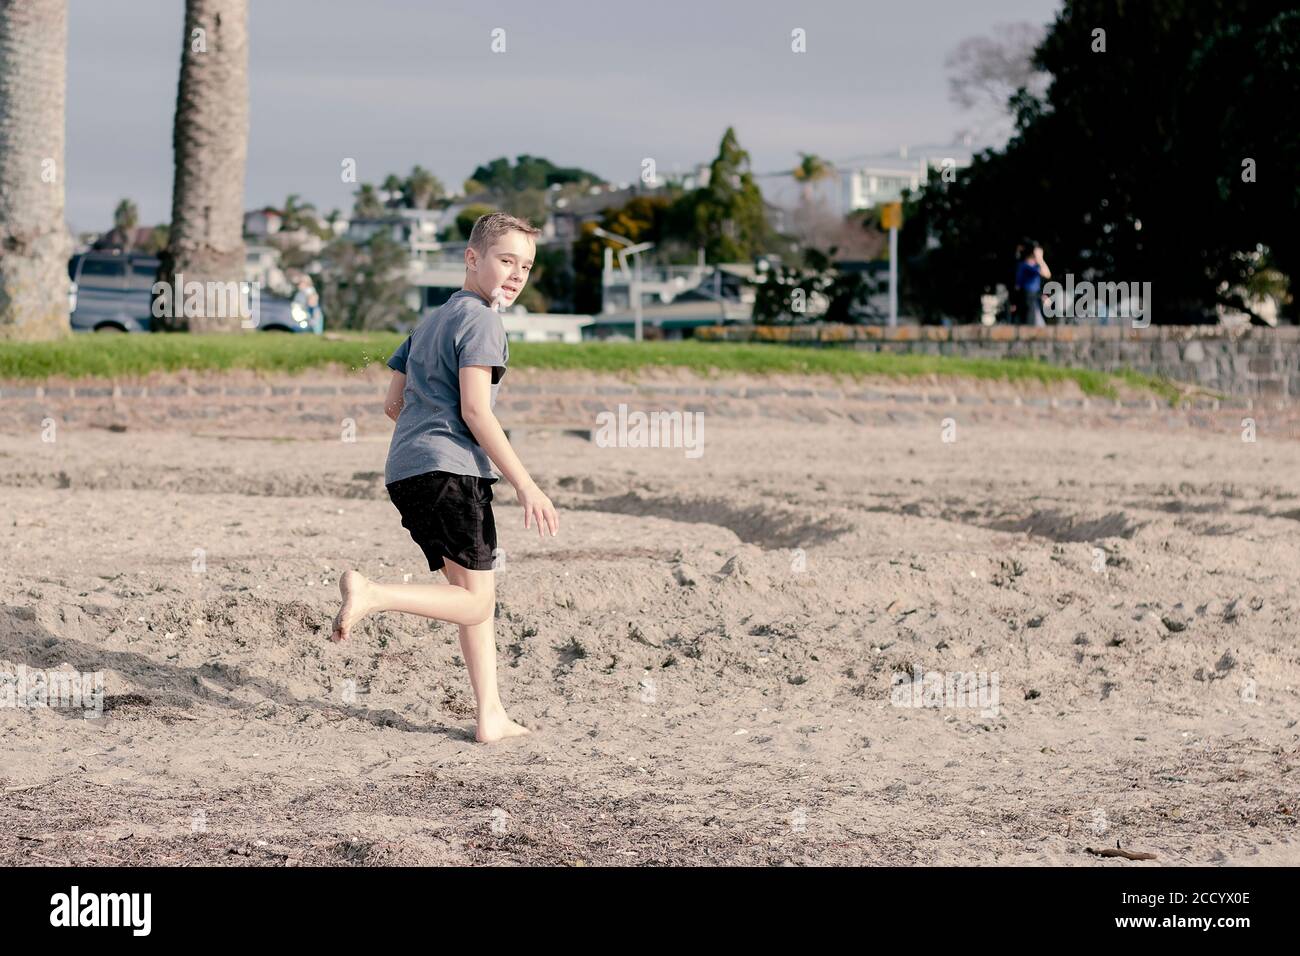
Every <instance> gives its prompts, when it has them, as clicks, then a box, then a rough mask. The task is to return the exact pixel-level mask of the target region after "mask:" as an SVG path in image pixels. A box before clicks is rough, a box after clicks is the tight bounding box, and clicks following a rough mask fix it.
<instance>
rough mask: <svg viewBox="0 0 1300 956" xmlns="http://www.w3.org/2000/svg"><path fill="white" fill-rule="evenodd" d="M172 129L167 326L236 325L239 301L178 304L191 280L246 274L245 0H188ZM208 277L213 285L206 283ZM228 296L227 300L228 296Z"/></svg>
mask: <svg viewBox="0 0 1300 956" xmlns="http://www.w3.org/2000/svg"><path fill="white" fill-rule="evenodd" d="M184 29H185V34H184V47H183V52H182V54H181V76H180V86H179V90H178V92H177V96H176V118H175V124H174V127H173V132H172V145H173V149H174V151H175V167H176V172H175V182H174V184H173V187H172V225H171V233H170V235H169V238H168V243H167V249H166V250H165V251H164V253H163V256H162V266H161V269H160V270H159V275H160V277H161V278H162V279H163V281H165V282H167V283H168V284H169V286H170V287H171V288H172V289H175V290H176V295H175V296H174V297H173V302H172V306H173V307H172V310H171V312H172V315H171V317H164V318H161V319H159V320H157V324H158V325H160V326H162V327H163V328H165V329H175V330H184V329H188V330H189V331H191V332H238V331H239V330H240V329H241V327H242V316H241V314H240V312H239V310H237V309H232V308H226V307H221V308H208V307H207V302H208V301H211V300H212V298H213V297H212V296H205V305H204V307H203V308H201V309H199V310H198V312H199V314H197V315H187V314H186V313H187V312H188V311H189V309H188V308H187V309H182V308H181V307H180V305H181V301H182V299H186V300H188V298H189V297H188V296H183V295H182V292H183V291H184V290H183V289H181V288H178V283H177V276H181V277H182V281H183V283H184V284H185V286H186V287H189V285H190V283H191V282H198V283H201V284H202V286H201V287H202V288H205V289H211V288H213V287H214V286H221V287H227V288H228V287H229V284H230V283H232V282H233V283H240V282H242V281H243V278H244V238H243V224H244V210H243V206H244V166H245V161H246V159H247V156H248V4H247V0H186V3H185V28H184ZM209 283H210V284H211V285H209ZM225 301H229V300H228V299H226V300H225Z"/></svg>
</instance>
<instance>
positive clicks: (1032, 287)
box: [1016, 242, 1052, 328]
mask: <svg viewBox="0 0 1300 956" xmlns="http://www.w3.org/2000/svg"><path fill="white" fill-rule="evenodd" d="M1020 256H1021V259H1020V265H1019V266H1018V267H1017V268H1016V291H1017V293H1018V298H1019V300H1020V307H1021V316H1020V320H1019V322H1018V323H1017V324H1020V325H1034V326H1036V327H1039V328H1041V327H1042V326H1045V325H1046V324H1047V323H1046V322H1044V321H1043V280H1045V279H1050V278H1051V277H1052V270H1051V269H1049V268H1047V260H1046V259H1044V258H1043V247H1042V246H1040V245H1038V243H1036V242H1026V243H1024V244H1022V245H1021V247H1020Z"/></svg>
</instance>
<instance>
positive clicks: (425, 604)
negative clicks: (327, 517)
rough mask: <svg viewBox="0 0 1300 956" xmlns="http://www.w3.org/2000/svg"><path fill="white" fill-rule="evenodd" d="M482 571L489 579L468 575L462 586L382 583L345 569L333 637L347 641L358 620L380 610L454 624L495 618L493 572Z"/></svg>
mask: <svg viewBox="0 0 1300 956" xmlns="http://www.w3.org/2000/svg"><path fill="white" fill-rule="evenodd" d="M462 570H463V569H462ZM478 574H486V575H487V576H488V578H487V581H486V582H485V581H484V580H483V579H482V578H468V579H466V581H465V586H464V587H459V586H457V585H454V584H380V583H379V582H377V581H371V580H370V579H369V578H367V577H366V576H365V575H363V574H361V573H360V572H359V571H345V572H343V576H342V577H341V578H339V591H340V592H341V593H342V595H343V606H342V607H341V608H339V613H338V616H337V617H335V619H334V632H333V634H332V635H331V638H332V639H333V640H335V641H342V640H345V639H346V638H347V636H348V632H349V631H351V630H352V628H353V626H354V625H355V624H356V623H357V622H358V621H360V620H361V619H362V618H363V617H365V616H366V615H367V614H373V613H375V612H376V611H405V612H406V613H407V614H419V615H420V616H422V617H431V618H435V619H437V620H439V621H450V622H452V623H453V624H479V623H481V622H482V621H483V620H484V619H489V618H491V616H492V611H493V606H494V604H495V595H494V593H493V590H492V579H491V572H485V571H480V572H478ZM471 588H472V590H471Z"/></svg>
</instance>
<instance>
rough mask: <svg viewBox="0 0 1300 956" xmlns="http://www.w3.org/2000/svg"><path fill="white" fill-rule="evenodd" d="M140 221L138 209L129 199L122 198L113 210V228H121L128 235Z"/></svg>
mask: <svg viewBox="0 0 1300 956" xmlns="http://www.w3.org/2000/svg"><path fill="white" fill-rule="evenodd" d="M139 223H140V211H139V210H138V209H137V208H136V205H135V203H134V202H132V201H131V200H130V199H123V200H122V201H121V202H119V203H118V204H117V208H116V209H114V210H113V228H114V229H121V230H122V231H123V232H125V233H126V234H127V235H128V236H129V235H130V234H131V233H132V232H134V231H135V227H136V226H137V225H139Z"/></svg>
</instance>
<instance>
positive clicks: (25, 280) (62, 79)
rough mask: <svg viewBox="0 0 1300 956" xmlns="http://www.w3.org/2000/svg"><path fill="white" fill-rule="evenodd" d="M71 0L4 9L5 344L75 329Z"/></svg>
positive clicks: (0, 300) (0, 33)
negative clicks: (67, 218)
mask: <svg viewBox="0 0 1300 956" xmlns="http://www.w3.org/2000/svg"><path fill="white" fill-rule="evenodd" d="M67 39H68V11H67V2H66V0H28V2H25V3H9V2H4V3H0V339H23V340H39V339H56V338H61V337H64V336H68V335H71V334H72V329H71V326H70V324H69V322H68V257H69V255H70V253H71V251H72V241H71V237H70V236H69V235H68V230H67V226H66V225H65V224H64V221H63V202H64V178H63V175H64V174H63V144H64V138H63V125H64V103H65V95H66V80H67Z"/></svg>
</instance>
